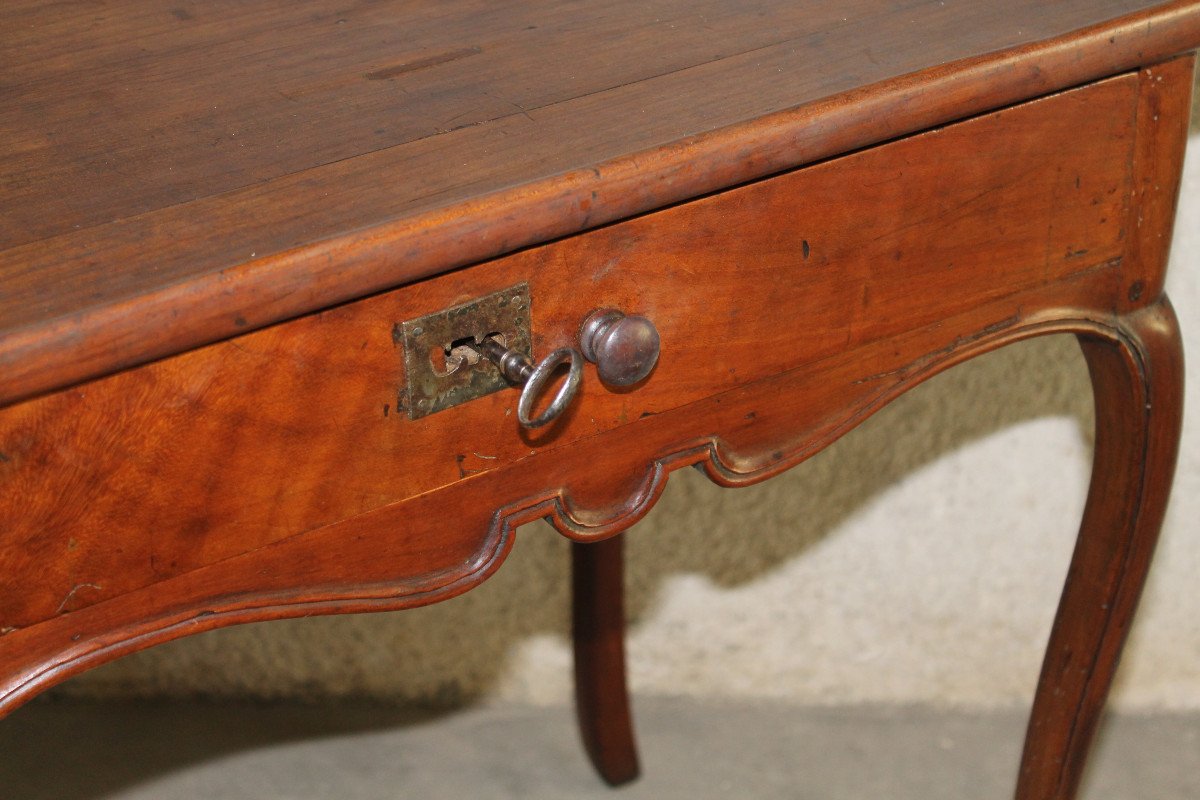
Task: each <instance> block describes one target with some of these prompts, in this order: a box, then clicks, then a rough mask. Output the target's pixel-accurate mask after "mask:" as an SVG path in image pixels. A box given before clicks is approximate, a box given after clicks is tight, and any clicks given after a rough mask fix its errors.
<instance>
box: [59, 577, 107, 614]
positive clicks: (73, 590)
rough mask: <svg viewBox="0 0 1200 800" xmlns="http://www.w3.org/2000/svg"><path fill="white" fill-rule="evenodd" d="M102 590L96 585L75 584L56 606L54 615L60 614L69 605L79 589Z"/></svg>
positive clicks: (101, 587)
mask: <svg viewBox="0 0 1200 800" xmlns="http://www.w3.org/2000/svg"><path fill="white" fill-rule="evenodd" d="M103 588H104V587H103V586H101V585H100V584H98V583H77V584H75V585H74V586H73V587H72V588H71V591H69V592H67V596H66V597H64V598H63V600H62V602H61V603H59V604H58V608H56V609H55V610H54V613H55V614H61V613H62V610H63V609H64V608H66V607H67V604H68V603H70V602H71V600H73V599H74V598H75V595H76V593H78V592H79V590H80V589H101V590H102V589H103Z"/></svg>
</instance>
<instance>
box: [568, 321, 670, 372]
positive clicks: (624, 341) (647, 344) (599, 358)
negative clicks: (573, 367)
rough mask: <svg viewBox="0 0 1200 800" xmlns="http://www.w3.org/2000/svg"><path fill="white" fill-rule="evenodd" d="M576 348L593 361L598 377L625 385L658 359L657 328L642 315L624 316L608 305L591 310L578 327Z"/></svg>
mask: <svg viewBox="0 0 1200 800" xmlns="http://www.w3.org/2000/svg"><path fill="white" fill-rule="evenodd" d="M579 349H580V350H582V351H583V355H584V358H586V359H587V360H588V361H591V362H593V363H594V364H595V365H596V372H598V373H599V375H600V380H602V381H604V382H605V383H607V384H610V385H612V386H629V385H631V384H634V383H637V382H638V381H640V380H642V379H643V378H645V377H646V376H647V375H649V374H650V370H652V369H654V365H655V364H656V363H658V350H659V340H658V329H657V328H655V327H654V323H653V322H651V321H650V320H648V319H646V318H645V317H627V316H625V315H624V314H622V313H621V312H620V311H617V310H616V309H612V308H602V309H600V310H598V311H593V312H592V313H591V314H589V315H588V318H587V319H586V320H584V322H583V327H582V328H580V330H579Z"/></svg>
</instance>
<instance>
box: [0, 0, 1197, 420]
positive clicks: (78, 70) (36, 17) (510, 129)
mask: <svg viewBox="0 0 1200 800" xmlns="http://www.w3.org/2000/svg"><path fill="white" fill-rule="evenodd" d="M592 5H593V4H589V8H588V9H581V8H578V7H575V6H570V7H569V9H568V7H563V6H562V5H561V4H558V3H553V2H550V1H549V0H542V1H541V2H534V1H533V0H531V2H529V3H528V4H526V5H525V6H524V7H522V8H521V9H519V10H517V11H515V12H513V11H512V10H511V9H510V8H509V7H508V6H504V7H499V6H494V4H491V5H489V4H485V3H480V2H478V0H456V2H452V3H439V4H437V6H436V11H434V10H433V9H434V5H433V4H429V5H428V6H427V7H422V6H420V5H413V4H401V3H400V2H399V0H392V1H391V2H370V3H368V2H365V1H363V2H357V3H349V4H346V3H339V4H337V5H336V6H335V5H333V4H332V3H329V2H327V1H326V0H305V2H302V3H294V2H287V3H277V4H268V3H262V4H254V5H253V6H245V5H237V6H235V7H234V8H232V9H230V8H226V7H224V6H222V7H220V10H218V9H217V8H214V7H212V6H211V5H204V6H200V5H194V6H193V5H187V4H185V5H183V6H180V7H179V8H178V9H176V10H177V11H180V12H181V13H179V14H175V13H172V12H171V10H170V9H167V8H165V7H163V6H161V5H159V4H155V3H146V2H144V1H143V0H124V2H121V3H117V4H115V7H114V8H113V9H112V10H111V12H110V13H107V14H104V15H99V18H94V17H96V15H94V14H93V13H92V11H91V10H90V7H88V6H78V7H75V6H63V5H47V4H43V3H32V2H21V3H8V4H6V5H5V7H4V9H2V10H0V14H2V15H3V16H0V25H3V29H5V30H11V31H19V32H20V33H19V35H13V36H9V37H5V40H4V41H3V42H0V63H2V64H3V65H4V69H3V70H2V71H0V75H2V77H0V81H2V83H0V86H2V87H3V90H4V91H2V92H0V98H4V101H3V102H2V103H0V127H3V129H4V130H6V131H8V132H9V136H8V137H7V138H8V139H9V140H11V142H12V145H11V147H10V148H9V149H8V157H6V158H0V185H3V186H4V187H5V191H4V192H2V193H0V221H3V222H2V223H0V224H2V225H3V227H2V228H0V403H4V402H11V401H13V400H16V399H20V398H24V397H29V396H32V395H34V394H38V393H42V392H46V391H49V390H53V389H58V388H62V387H64V386H66V385H68V384H70V383H72V382H75V381H78V380H81V379H84V378H90V377H95V376H98V375H103V374H106V373H108V372H111V371H113V370H116V369H120V368H124V367H128V366H132V365H135V364H140V363H144V362H146V361H147V360H150V359H153V358H158V357H161V356H165V355H170V354H172V353H176V352H179V351H181V350H183V349H186V348H190V347H194V346H196V345H199V344H203V343H205V342H211V341H215V340H217V339H221V338H225V337H229V336H233V335H236V334H239V333H242V332H244V331H246V330H249V329H252V328H257V327H261V326H263V325H267V324H270V323H272V322H276V321H279V320H281V319H286V318H289V317H292V316H296V315H298V314H303V313H307V312H311V311H314V310H317V309H320V308H323V307H326V306H328V305H331V304H335V303H339V302H343V301H346V300H349V299H353V298H356V297H361V296H363V295H365V294H368V293H371V292H375V291H379V290H382V289H387V288H391V287H393V286H396V285H398V284H400V283H403V282H405V281H411V280H413V279H415V278H418V277H421V276H426V275H430V274H435V273H439V272H443V271H445V270H448V269H451V268H454V267H457V266H462V265H466V264H470V263H473V262H476V261H479V260H481V259H485V258H489V257H492V256H495V255H498V254H501V253H505V252H508V251H510V250H513V249H514V248H517V247H520V246H524V245H529V244H535V243H538V242H541V241H544V240H546V239H548V238H551V237H554V236H561V235H564V234H569V233H574V232H577V231H579V230H582V229H586V228H590V227H594V226H596V225H600V224H603V223H605V222H609V221H612V220H615V219H620V218H623V217H626V216H629V215H631V214H635V213H639V212H642V211H646V210H650V209H653V208H656V207H659V206H661V205H664V204H667V203H672V202H676V201H680V200H685V199H688V198H691V197H694V196H696V195H698V194H701V193H704V192H709V191H714V190H719V189H723V188H726V187H728V186H730V185H733V184H735V183H738V182H740V181H745V180H749V179H753V178H758V177H761V176H764V175H768V174H770V173H773V172H776V171H779V170H782V169H787V168H791V167H794V166H797V165H800V164H804V163H808V162H811V161H814V160H816V159H820V158H824V157H828V156H832V155H836V154H838V153H841V152H845V151H847V150H850V149H853V148H856V147H862V146H864V145H868V144H872V143H876V142H879V141H883V140H886V139H888V138H891V137H895V136H899V135H902V134H906V133H910V132H912V131H916V130H920V129H922V128H925V127H929V126H931V125H937V124H941V123H943V122H945V121H946V120H948V119H953V118H958V117H962V116H966V115H969V114H974V113H979V112H981V111H984V110H987V109H991V108H997V107H1000V106H1003V105H1007V104H1010V103H1013V102H1018V101H1020V100H1024V99H1026V98H1028V97H1031V96H1034V95H1037V94H1041V93H1046V92H1050V91H1054V90H1057V89H1062V88H1065V87H1068V86H1071V85H1075V84H1079V83H1084V82H1086V81H1090V80H1094V79H1097V78H1101V77H1104V76H1107V75H1110V74H1113V73H1115V72H1118V71H1122V70H1127V69H1131V68H1134V67H1136V66H1138V65H1141V64H1148V63H1152V62H1153V61H1155V60H1158V59H1162V58H1165V57H1167V56H1170V55H1171V54H1174V53H1178V52H1182V51H1185V50H1188V49H1191V48H1193V47H1195V46H1196V44H1197V43H1198V42H1200V3H1196V2H1195V0H1176V1H1175V2H1167V3H1147V2H1138V1H1137V0H1070V2H1057V3H1043V2H1040V0H1007V1H1006V2H1003V3H994V2H977V3H954V4H946V3H942V2H937V0H903V1H902V0H855V2H850V3H836V4H831V3H818V2H815V1H814V0H808V1H807V2H795V0H758V2H755V3H736V4H728V3H720V2H715V0H708V1H707V2H704V3H701V4H700V5H699V6H697V4H696V3H695V2H693V1H692V0H689V2H686V3H684V2H682V0H653V2H637V3H634V2H631V1H630V0H615V1H610V2H606V3H600V4H594V7H591V6H592ZM135 42H136V44H135ZM265 42H270V45H269V46H268V45H266V44H264V43H265ZM535 54H537V55H536V56H535ZM150 65H154V66H153V69H151V68H150ZM780 76H787V79H786V80H781V79H780ZM397 110H399V113H397ZM310 198H321V202H320V203H319V204H313V203H312V202H311V200H310Z"/></svg>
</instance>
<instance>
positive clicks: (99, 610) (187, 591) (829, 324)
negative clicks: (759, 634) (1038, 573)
mask: <svg viewBox="0 0 1200 800" xmlns="http://www.w3.org/2000/svg"><path fill="white" fill-rule="evenodd" d="M1137 93H1138V81H1137V78H1136V77H1134V76H1121V77H1117V78H1113V79H1110V80H1107V81H1103V82H1101V83H1097V84H1093V85H1090V86H1087V87H1084V88H1080V89H1075V90H1071V91H1067V92H1064V93H1061V94H1058V95H1054V96H1051V97H1048V98H1044V99H1041V100H1037V101H1033V102H1030V103H1026V104H1024V105H1021V106H1016V107H1013V108H1010V109H1005V110H1002V111H999V112H996V113H992V114H988V115H985V116H981V117H977V118H973V119H970V120H966V121H963V122H960V123H957V124H954V125H950V126H947V127H944V128H940V129H936V130H932V131H929V132H926V133H923V134H920V135H916V136H912V137H908V138H905V139H901V140H897V141H894V142H891V143H888V144H884V145H881V146H878V147H874V148H871V149H868V150H864V151H861V152H857V153H853V154H850V155H847V156H844V157H841V158H838V159H834V160H830V161H827V162H823V163H820V164H817V165H813V166H810V167H807V168H804V169H801V170H798V171H794V172H790V173H786V174H782V175H779V176H776V177H773V178H770V179H766V180H763V181H759V182H756V183H753V184H748V185H745V186H741V187H738V188H735V189H731V190H729V191H725V192H722V193H719V194H716V195H712V196H708V197H704V198H701V199H697V200H694V201H692V202H688V203H685V204H682V205H679V206H676V207H672V208H668V209H664V210H661V211H657V212H654V213H651V214H647V215H644V216H641V217H637V218H634V219H630V220H626V221H624V222H621V223H618V224H613V225H609V226H607V227H603V228H599V229H596V230H593V231H590V232H588V233H585V234H581V235H577V236H573V237H570V238H567V239H564V240H560V241H555V242H550V243H547V244H544V245H541V246H539V247H534V248H531V249H527V250H523V251H520V252H516V253H513V254H510V255H508V256H505V257H503V258H499V259H496V260H493V261H490V262H486V263H482V264H478V265H475V266H472V267H469V268H466V269H462V270H459V271H456V272H452V273H448V274H445V275H441V276H438V277H435V278H432V279H428V280H425V281H422V282H419V283H416V284H412V285H408V286H404V287H401V288H398V289H396V290H394V291H391V292H388V293H385V294H381V295H377V296H374V297H370V298H366V299H363V300H359V301H356V302H353V303H350V304H347V305H343V306H340V307H337V308H331V309H328V310H325V311H323V312H321V313H318V314H314V315H311V316H307V317H302V318H299V319H295V320H292V321H289V322H286V323H282V324H279V325H276V326H274V327H271V328H267V329H263V330H259V331H255V332H252V333H248V334H246V335H243V336H240V337H238V338H234V339H230V340H228V341H224V342H221V343H218V344H214V345H211V346H207V347H204V348H201V349H197V350H194V351H191V352H188V353H184V354H181V355H178V356H174V357H172V358H168V359H165V360H162V361H159V362H156V363H152V364H149V365H146V366H142V367H139V368H136V369H132V370H128V371H126V372H123V373H120V374H116V375H112V376H109V377H106V378H103V379H100V380H95V381H92V382H89V383H86V384H83V385H80V386H78V387H75V388H72V389H70V390H66V391H61V392H58V393H56V394H53V395H49V396H45V397H41V398H38V399H35V400H32V401H28V402H25V403H22V404H19V405H16V406H13V407H10V408H7V409H3V410H0V519H4V520H5V521H6V524H5V526H4V529H3V530H2V531H0V575H3V576H4V578H3V580H4V581H5V584H6V585H5V587H4V590H3V591H0V634H2V636H0V648H3V645H4V644H5V641H6V640H8V643H11V644H13V645H14V646H13V647H9V648H7V650H8V654H7V655H0V662H4V660H5V659H6V658H9V657H12V653H13V652H14V651H15V650H16V647H15V644H16V642H17V641H20V642H21V650H22V659H24V660H27V661H28V663H31V664H33V663H40V662H54V663H56V664H65V663H67V662H68V661H71V659H74V661H71V663H72V664H74V665H76V666H72V667H71V669H72V670H74V669H76V668H77V665H78V664H81V663H84V662H85V661H86V660H87V659H89V658H96V659H99V658H101V655H100V654H101V653H103V654H104V655H103V657H104V658H109V657H112V656H113V655H115V654H117V653H118V652H120V651H122V649H125V650H128V649H136V647H140V646H144V644H145V643H146V642H147V641H150V640H151V639H153V640H161V639H163V638H169V637H171V636H175V635H181V634H182V633H186V632H191V631H195V630H200V629H203V628H204V627H214V626H216V625H217V624H230V623H232V622H238V621H244V620H249V619H256V618H262V617H264V616H284V615H288V614H309V613H320V612H324V611H335V610H336V611H353V610H370V609H380V608H395V607H400V606H404V605H413V604H418V603H424V602H431V601H432V600H435V599H439V598H442V597H445V596H448V595H451V594H453V593H456V592H459V591H462V590H464V589H465V588H467V587H469V586H470V585H473V584H474V583H477V582H478V581H479V580H482V579H483V578H484V577H486V575H487V574H489V573H490V571H491V570H492V569H494V568H495V566H496V565H497V564H498V563H499V561H500V560H501V559H502V558H503V555H504V554H505V552H506V550H507V548H508V546H509V545H510V543H511V535H512V529H513V528H514V527H515V526H516V525H517V524H519V523H521V522H524V521H528V520H532V519H535V518H537V517H540V516H547V515H549V516H552V517H553V518H554V521H555V523H556V524H557V525H558V526H559V527H560V529H561V530H563V531H564V532H565V533H567V534H568V535H572V536H577V537H589V536H602V535H606V534H608V533H611V532H613V531H615V530H619V529H620V528H621V527H622V526H625V525H627V524H629V523H630V522H631V521H632V520H634V519H636V518H638V517H639V516H640V515H641V514H643V513H645V511H646V510H647V509H648V507H649V505H650V503H651V502H652V500H653V499H654V497H655V496H656V495H657V492H658V491H660V490H661V487H662V483H663V479H664V476H665V475H666V473H667V472H669V471H670V469H673V468H675V467H678V466H682V465H686V464H697V465H701V466H703V467H704V468H705V469H706V470H707V471H708V472H709V474H710V475H711V476H712V477H713V478H714V479H716V480H719V481H721V482H725V483H729V484H737V483H741V482H748V481H751V480H758V479H761V478H762V477H765V476H767V475H770V474H774V473H775V472H778V471H779V470H781V469H783V468H785V467H787V466H790V465H792V464H795V463H797V462H798V461H800V460H802V459H803V458H804V457H806V456H807V455H809V454H811V453H812V452H814V451H815V450H816V449H819V448H820V447H821V446H823V445H825V444H827V443H828V442H829V441H831V440H832V439H833V438H836V436H838V435H840V434H841V433H842V432H844V431H845V430H848V429H849V428H850V427H852V426H853V425H854V424H856V423H857V422H858V421H860V420H861V419H862V418H864V417H865V416H866V415H867V414H869V413H870V412H871V411H873V410H874V409H876V408H878V407H879V406H880V405H882V404H883V403H885V402H886V401H887V400H888V399H890V398H891V397H893V396H895V395H896V394H898V393H899V392H901V391H903V390H904V389H905V388H907V387H908V386H911V385H912V384H913V383H915V382H917V381H918V380H920V379H922V378H923V377H925V376H926V375H929V374H932V373H933V372H934V371H936V370H937V369H940V368H942V367H944V366H945V365H947V364H949V363H953V361H955V360H957V359H961V358H964V357H967V356H968V355H970V354H971V353H972V352H976V350H973V349H972V348H973V347H975V346H976V345H978V347H983V346H985V345H988V344H989V343H993V345H994V341H995V340H996V339H997V337H1004V336H1016V335H1024V334H1022V333H1020V332H1021V331H1024V330H1032V329H1033V326H1034V325H1035V323H1036V322H1037V320H1038V319H1039V318H1041V317H1042V316H1050V315H1058V316H1061V315H1062V314H1063V309H1070V308H1075V307H1079V308H1105V307H1108V308H1111V307H1114V306H1116V305H1118V304H1119V303H1121V302H1124V301H1123V300H1122V298H1125V297H1127V296H1130V293H1131V291H1132V288H1131V282H1132V281H1133V280H1134V277H1136V276H1130V275H1127V274H1125V269H1124V268H1123V264H1122V256H1123V253H1124V248H1125V238H1126V230H1125V229H1126V224H1127V218H1128V214H1129V207H1130V202H1131V196H1132V186H1133V175H1132V170H1133V154H1134V130H1135V112H1136V105H1137V103H1136V100H1137ZM481 235H482V234H481ZM521 282H526V283H528V285H529V291H530V296H531V303H532V305H531V309H530V322H531V329H532V338H533V349H534V352H535V354H536V355H541V354H544V353H546V352H548V351H549V350H551V349H553V348H556V347H559V346H565V345H570V344H573V343H574V339H575V336H576V332H577V330H578V327H579V324H580V322H581V321H582V320H583V319H584V318H585V317H586V316H587V314H588V313H589V312H590V311H592V310H593V309H596V308H600V307H615V308H619V309H622V310H624V311H626V312H630V313H637V314H642V315H644V316H646V317H648V318H650V319H651V320H652V321H653V322H654V323H655V325H656V326H657V329H658V331H659V335H660V337H661V342H662V352H661V357H660V360H659V363H658V366H657V367H656V369H655V371H654V372H653V373H652V374H651V375H650V377H649V378H648V379H647V380H645V381H643V382H642V383H641V384H639V385H637V386H635V387H632V388H630V389H628V390H620V391H615V390H613V389H611V388H608V387H605V386H603V385H602V384H601V383H600V382H599V381H598V380H597V379H596V377H595V372H594V369H593V368H591V367H589V368H588V369H587V370H586V371H585V378H584V382H583V388H582V390H581V392H580V395H579V396H578V397H577V398H576V401H575V402H574V403H573V405H572V406H571V408H570V410H569V411H568V413H567V414H566V415H565V417H564V418H563V419H561V420H560V421H559V422H558V423H556V424H554V425H553V426H550V427H548V428H545V429H540V430H539V431H536V432H528V431H525V430H523V429H522V428H520V426H519V425H518V424H517V421H516V414H515V405H516V398H517V392H516V391H515V390H504V391H500V392H496V393H493V394H489V395H487V396H484V397H482V398H479V399H476V400H472V401H470V402H467V403H464V404H462V405H459V406H456V407H454V408H450V409H447V410H444V411H440V412H438V413H436V414H432V415H429V416H426V417H422V418H420V419H410V417H409V415H408V414H407V413H406V409H405V408H404V404H405V402H406V391H405V385H406V376H405V374H404V359H403V352H402V348H401V347H400V345H399V343H398V339H397V336H396V330H397V326H398V325H399V324H400V323H402V322H404V321H406V320H412V319H415V318H417V317H421V316H423V315H426V314H429V313H431V312H434V311H438V310H440V309H445V308H449V307H451V306H455V305H456V304H460V303H463V302H466V301H469V300H472V299H474V298H477V297H481V296H484V295H487V294H489V293H491V292H494V291H498V290H501V289H505V288H506V287H510V286H513V285H515V284H518V283H521ZM1127 284H1130V285H1127ZM448 508H453V509H454V512H455V513H454V519H455V523H454V524H453V525H449V526H448V525H445V524H443V522H442V520H443V518H444V516H445V515H444V514H443V513H442V512H443V511H444V510H445V509H448ZM134 627H136V630H138V631H140V632H141V635H142V636H143V639H142V641H141V642H140V643H138V642H133V641H128V640H129V637H130V630H132V629H133V628H134ZM118 628H124V629H125V630H124V632H123V633H121V634H118V633H117V629H118ZM68 641H73V642H80V644H79V645H78V647H77V652H74V653H71V652H70V648H71V645H65V644H64V643H65V642H68ZM51 654H57V655H55V656H53V657H52V655H51ZM56 659H57V660H56ZM8 666H9V667H11V665H8ZM0 667H5V664H3V663H0ZM56 668H57V667H56ZM0 672H3V673H4V674H5V675H7V674H8V672H9V670H8V669H7V668H5V669H3V670H0ZM13 680H28V676H25V677H24V678H14V679H13ZM12 685H15V684H10V685H9V686H8V687H7V688H9V689H11V688H12Z"/></svg>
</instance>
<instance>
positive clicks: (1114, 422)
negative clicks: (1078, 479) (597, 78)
mask: <svg viewBox="0 0 1200 800" xmlns="http://www.w3.org/2000/svg"><path fill="white" fill-rule="evenodd" d="M1079 341H1080V346H1081V347H1082V348H1083V353H1084V356H1085V357H1086V359H1087V363H1088V369H1089V371H1090V372H1091V377H1092V387H1093V391H1094V394H1095V402H1096V451H1095V457H1094V461H1093V465H1092V480H1091V486H1090V488H1089V490H1088V499H1087V506H1086V508H1085V509H1084V514H1083V523H1082V525H1081V527H1080V531H1079V539H1078V541H1077V542H1076V545H1075V553H1074V555H1073V556H1072V559H1071V566H1070V570H1069V571H1068V573H1067V581H1066V585H1065V586H1064V587H1063V594H1062V598H1061V600H1060V601H1059V606H1058V613H1057V616H1056V617H1055V620H1054V627H1053V629H1052V630H1051V633H1050V643H1049V645H1048V647H1047V650H1046V656H1045V661H1044V662H1043V664H1042V674H1041V678H1040V680H1039V682H1038V688H1037V693H1036V694H1035V696H1034V701H1033V710H1032V712H1031V714H1030V720H1029V729H1028V732H1027V734H1026V739H1025V751H1024V754H1023V756H1022V759H1021V771H1020V777H1019V778H1018V782H1017V790H1016V797H1017V800H1069V798H1073V797H1074V796H1075V793H1076V791H1077V789H1078V785H1079V780H1080V777H1081V775H1082V772H1083V765H1084V760H1085V758H1086V757H1087V752H1088V748H1089V746H1090V744H1091V741H1092V737H1093V734H1094V733H1095V731H1096V726H1097V723H1098V721H1099V718H1100V712H1101V710H1102V708H1103V706H1104V701H1105V697H1106V695H1107V694H1108V689H1109V685H1110V684H1111V683H1112V678H1113V674H1114V673H1115V671H1116V668H1117V662H1118V659H1119V656H1120V653H1121V647H1122V645H1123V644H1124V642H1125V636H1126V634H1127V633H1128V631H1129V625H1130V622H1131V620H1132V618H1133V614H1134V610H1135V608H1136V606H1137V601H1138V597H1139V596H1140V595H1141V591H1142V586H1143V584H1144V582H1145V578H1146V572H1147V570H1148V569H1149V566H1150V557H1151V554H1152V553H1153V551H1154V544H1155V541H1156V540H1157V538H1158V532H1159V527H1160V526H1161V525H1162V519H1163V512H1164V510H1165V508H1166V504H1167V496H1168V494H1169V492H1170V487H1171V479H1172V476H1173V473H1174V468H1175V454H1176V450H1177V447H1178V442H1179V431H1180V424H1181V418H1182V408H1183V348H1182V344H1181V342H1180V338H1179V329H1178V323H1177V322H1176V320H1175V315H1174V312H1172V310H1171V306H1170V303H1168V302H1167V300H1166V299H1165V298H1163V299H1162V300H1160V301H1159V302H1158V303H1156V304H1155V305H1153V306H1150V307H1148V308H1145V309H1142V310H1140V311H1137V312H1135V313H1132V314H1129V315H1127V316H1125V317H1123V318H1122V319H1121V320H1120V321H1119V323H1118V335H1117V336H1115V337H1113V338H1107V339H1106V338H1101V337H1099V336H1080V337H1079Z"/></svg>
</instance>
